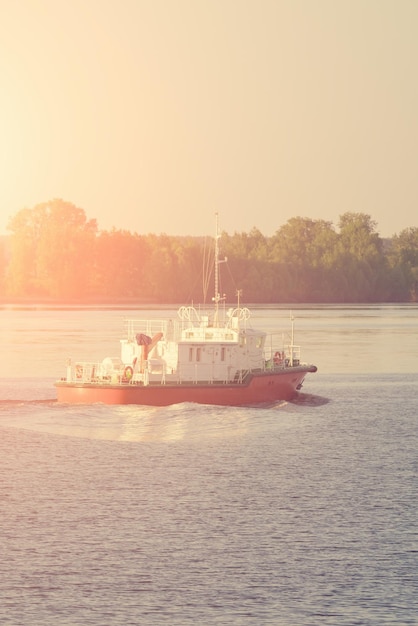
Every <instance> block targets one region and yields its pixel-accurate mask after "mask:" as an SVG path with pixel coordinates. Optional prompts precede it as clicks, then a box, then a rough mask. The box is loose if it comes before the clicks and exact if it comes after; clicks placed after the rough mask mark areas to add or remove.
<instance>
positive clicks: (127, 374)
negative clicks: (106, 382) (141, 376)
mask: <svg viewBox="0 0 418 626" xmlns="http://www.w3.org/2000/svg"><path fill="white" fill-rule="evenodd" d="M133 375H134V371H133V369H132V367H131V366H130V365H127V366H126V367H125V369H124V370H123V379H124V380H127V381H128V382H129V381H130V380H132V376H133Z"/></svg>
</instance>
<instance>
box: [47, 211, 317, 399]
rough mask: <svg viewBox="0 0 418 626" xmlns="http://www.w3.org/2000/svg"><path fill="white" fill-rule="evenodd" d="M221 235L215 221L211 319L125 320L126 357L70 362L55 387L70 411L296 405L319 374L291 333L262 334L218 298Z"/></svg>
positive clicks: (201, 315)
mask: <svg viewBox="0 0 418 626" xmlns="http://www.w3.org/2000/svg"><path fill="white" fill-rule="evenodd" d="M219 238H220V235H219V228H218V218H217V219H216V234H215V251H214V278H215V281H214V282H215V285H214V287H215V288H214V294H215V295H214V297H213V298H212V302H213V304H212V306H211V310H210V311H209V312H206V310H201V308H200V307H198V308H196V307H194V306H181V307H180V308H179V310H178V312H177V316H176V317H174V316H171V317H170V318H168V319H153V318H152V319H124V323H123V326H124V333H123V337H122V338H121V339H120V355H119V356H117V357H115V356H108V357H105V358H104V359H103V360H102V361H100V362H92V361H88V362H86V361H75V362H73V360H72V359H69V360H68V361H67V367H66V375H65V377H63V378H61V379H60V380H57V381H56V382H55V387H56V390H57V401H58V402H60V403H67V404H93V403H103V404H113V405H116V404H121V405H124V404H136V405H149V406H168V405H172V404H179V403H184V402H192V403H199V404H209V405H221V406H254V405H269V404H270V405H271V404H272V403H275V402H277V401H280V400H293V399H294V398H295V397H296V396H297V395H298V393H299V391H300V389H301V387H302V385H303V382H304V379H305V376H306V375H307V374H308V373H314V372H316V371H317V367H316V366H315V365H312V364H308V363H304V362H302V361H301V348H300V346H298V345H295V344H294V318H293V316H292V315H291V316H290V332H289V333H288V335H283V333H275V334H274V333H268V332H266V331H264V330H259V329H255V328H253V327H252V323H251V311H250V310H249V309H248V308H247V307H246V306H241V304H240V295H241V294H240V292H239V291H238V292H237V296H238V298H237V304H236V305H235V306H234V307H229V308H227V307H226V304H225V298H224V296H222V297H221V295H220V293H219V265H220V264H221V263H223V262H225V261H226V259H223V260H220V258H219Z"/></svg>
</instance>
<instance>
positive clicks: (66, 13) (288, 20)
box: [0, 0, 418, 237]
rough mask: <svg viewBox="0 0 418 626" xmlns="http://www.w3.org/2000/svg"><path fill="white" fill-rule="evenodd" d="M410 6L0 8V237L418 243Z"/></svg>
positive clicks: (347, 2)
mask: <svg viewBox="0 0 418 626" xmlns="http://www.w3.org/2000/svg"><path fill="white" fill-rule="evenodd" d="M417 32H418V2H417V1H416V0H0V234H5V233H7V230H6V227H7V223H8V221H9V219H10V217H12V216H14V215H15V214H16V213H17V212H18V211H20V210H21V209H23V208H33V207H34V206H36V205H37V204H39V203H43V202H47V201H48V200H52V199H54V198H62V199H64V200H66V201H68V202H72V203H73V204H74V205H76V206H77V207H80V208H82V209H84V211H85V213H86V215H87V217H88V218H89V219H91V218H92V219H96V220H97V222H98V226H99V229H100V230H109V229H111V228H113V227H115V228H117V229H124V230H129V231H131V232H137V233H139V234H149V233H154V234H160V233H166V234H168V235H193V236H197V235H211V234H212V233H213V230H214V224H215V222H214V214H215V213H216V212H217V213H219V224H220V229H221V230H225V231H226V232H228V233H229V234H233V233H235V232H238V233H241V232H250V231H251V229H252V228H257V229H258V230H259V231H261V232H262V233H263V234H264V235H265V236H271V235H273V234H274V233H275V232H276V231H277V230H278V229H279V228H280V227H281V226H282V225H283V224H285V223H286V222H287V221H288V220H289V219H290V218H292V217H308V218H312V219H324V220H328V221H330V222H332V223H333V224H334V225H336V226H337V225H338V220H339V216H340V215H342V214H343V213H345V212H347V211H352V212H362V213H366V214H368V215H370V216H371V217H372V219H373V220H375V221H376V223H377V231H378V232H379V234H380V235H381V236H383V237H390V236H392V235H394V234H397V233H399V232H401V231H402V229H404V228H408V227H418V211H417V208H418V115H417V111H418V81H417V76H418V37H417Z"/></svg>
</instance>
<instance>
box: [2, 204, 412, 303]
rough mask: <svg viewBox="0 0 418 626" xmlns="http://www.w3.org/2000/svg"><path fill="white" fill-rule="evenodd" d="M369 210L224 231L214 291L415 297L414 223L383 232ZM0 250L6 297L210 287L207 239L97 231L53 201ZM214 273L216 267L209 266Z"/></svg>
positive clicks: (118, 295) (117, 296)
mask: <svg viewBox="0 0 418 626" xmlns="http://www.w3.org/2000/svg"><path fill="white" fill-rule="evenodd" d="M376 227H377V224H376V222H375V221H374V220H373V219H372V218H371V217H370V215H367V214H365V213H355V212H347V213H344V214H343V215H341V216H340V218H339V222H338V224H337V226H336V227H335V226H334V224H333V223H332V222H329V221H325V220H321V219H310V218H304V217H293V218H291V219H289V220H288V221H287V222H286V223H285V224H284V225H283V226H281V227H280V228H279V229H278V230H277V231H276V232H275V234H274V235H273V236H271V237H265V236H264V235H263V234H262V233H261V232H260V231H259V230H258V229H257V228H253V229H252V230H251V231H250V232H249V233H246V232H241V233H237V232H236V233H234V234H233V235H229V234H227V233H226V232H222V233H221V236H220V239H219V249H220V253H221V256H222V257H227V259H228V260H227V263H225V264H222V265H221V266H220V269H221V271H220V283H219V289H220V293H221V295H224V294H225V297H226V300H227V301H228V302H234V301H235V298H236V293H237V291H238V290H240V291H241V292H242V294H243V295H242V299H243V301H245V302H247V303H266V304H267V303H272V304H273V303H302V302H303V303H360V302H361V303H367V302H417V301H418V228H413V227H411V228H407V229H405V230H403V231H402V232H400V233H399V234H397V235H394V236H393V237H392V238H390V239H382V238H381V237H380V236H379V234H378V232H377V230H376ZM9 231H10V236H8V237H6V238H3V239H2V241H1V248H0V294H1V297H2V299H3V300H5V299H10V300H12V299H19V298H27V299H32V300H36V299H39V300H40V299H53V300H55V301H61V302H68V301H79V302H118V301H119V302H120V301H129V300H134V301H136V302H138V303H155V304H163V303H164V304H172V303H173V304H174V303H176V304H178V303H190V302H194V303H195V304H200V303H202V304H205V303H208V302H210V300H211V298H212V296H213V295H214V294H213V265H214V258H213V253H214V245H213V238H211V237H208V238H203V237H191V236H185V237H178V236H168V235H165V234H159V235H154V234H148V235H141V234H137V233H131V232H129V231H126V230H118V229H116V228H114V229H112V230H110V231H107V230H101V231H100V230H99V229H98V226H97V222H96V220H94V219H87V217H86V214H85V212H84V210H83V209H80V208H78V207H76V206H75V205H74V204H72V203H70V202H66V201H64V200H60V199H56V200H53V201H50V202H46V203H42V204H38V205H36V206H35V207H34V208H32V209H27V208H25V209H22V210H21V211H19V212H18V213H17V214H16V215H15V216H14V217H12V218H11V220H10V222H9ZM211 272H212V273H211Z"/></svg>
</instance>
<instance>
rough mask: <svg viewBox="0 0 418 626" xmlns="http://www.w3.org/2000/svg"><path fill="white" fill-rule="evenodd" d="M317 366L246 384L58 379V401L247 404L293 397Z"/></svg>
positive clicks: (263, 375)
mask: <svg viewBox="0 0 418 626" xmlns="http://www.w3.org/2000/svg"><path fill="white" fill-rule="evenodd" d="M315 371H316V367H315V366H308V367H296V368H291V369H288V370H282V371H280V372H275V373H274V374H273V373H257V374H252V375H251V376H250V378H249V380H248V382H247V383H244V384H237V383H231V384H222V383H213V384H203V385H202V384H170V383H167V384H165V385H160V384H158V385H153V384H150V385H147V386H143V385H135V384H126V383H125V384H103V383H68V382H66V381H59V382H57V383H56V388H57V399H58V402H62V403H67V404H94V403H102V404H140V405H148V406H168V405H170V404H179V403H181V402H197V403H199V404H215V405H221V406H243V405H253V404H263V403H269V402H273V401H276V400H291V399H292V398H294V397H295V396H296V395H297V391H298V389H299V388H300V387H301V385H302V383H303V380H304V378H305V375H306V373H308V372H315Z"/></svg>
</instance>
